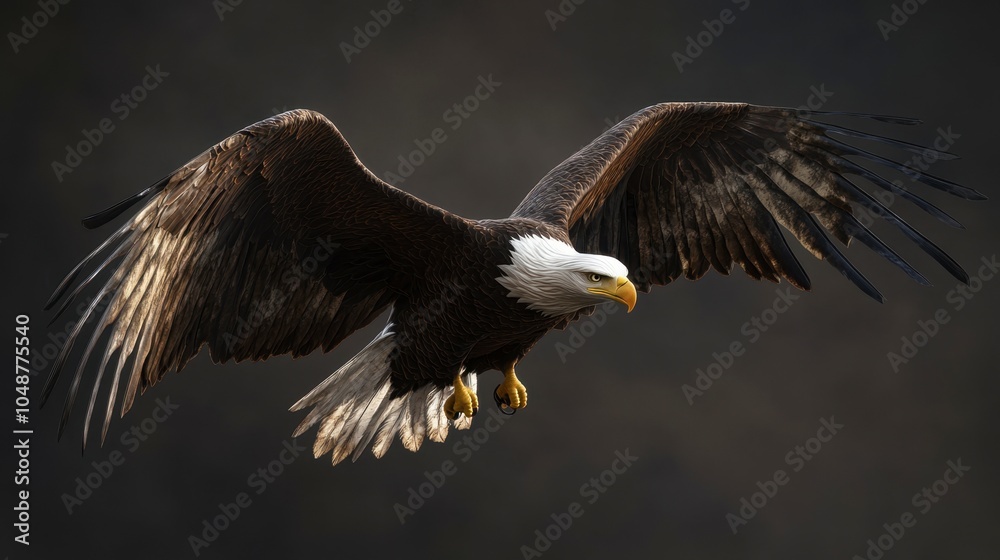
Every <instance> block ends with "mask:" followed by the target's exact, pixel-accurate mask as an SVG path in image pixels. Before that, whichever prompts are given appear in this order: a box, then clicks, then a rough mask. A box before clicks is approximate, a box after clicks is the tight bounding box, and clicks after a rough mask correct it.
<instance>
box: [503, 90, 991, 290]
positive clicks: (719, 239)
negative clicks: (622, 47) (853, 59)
mask: <svg viewBox="0 0 1000 560" xmlns="http://www.w3.org/2000/svg"><path fill="white" fill-rule="evenodd" d="M814 114H817V115H838V114H839V115H848V116H852V117H860V118H868V119H874V120H878V121H883V122H890V123H895V124H916V123H917V122H918V121H915V120H912V119H902V118H896V117H882V116H875V115H858V114H850V113H814ZM844 137H852V138H862V139H866V140H871V141H875V142H879V143H882V144H884V145H888V146H890V147H893V148H898V149H901V150H903V151H906V152H911V153H915V154H920V155H923V156H926V157H933V158H937V159H953V158H954V157H955V156H952V155H951V154H948V153H945V152H941V151H939V150H935V149H932V148H925V147H922V146H916V145H913V144H909V143H906V142H902V141H899V140H894V139H891V138H886V137H882V136H876V135H873V134H867V133H862V132H858V131H855V130H852V129H848V128H843V127H840V126H836V125H833V124H828V123H823V122H819V121H817V120H814V119H813V118H811V116H808V115H801V114H799V112H797V111H796V110H794V109H784V108H774V107H759V106H754V105H748V104H743V103H664V104H660V105H655V106H652V107H649V108H646V109H643V110H641V111H639V112H637V113H635V114H634V115H632V116H630V117H628V118H627V119H625V120H623V121H622V122H620V123H618V124H617V125H616V126H614V127H613V128H611V129H610V130H608V131H607V132H606V133H604V134H603V135H601V136H600V137H598V138H597V139H595V140H594V141H593V142H591V143H590V144H589V145H587V146H586V147H584V148H583V149H581V150H580V151H579V152H577V153H576V154H574V155H572V156H570V158H569V159H567V160H566V161H564V162H563V163H561V164H560V165H558V166H557V167H556V168H555V169H553V170H552V171H550V172H549V173H548V174H547V175H546V176H545V177H543V178H542V180H541V181H540V182H539V183H538V185H536V186H535V188H534V189H532V191H531V192H530V193H529V194H528V196H527V197H526V198H525V199H524V200H523V201H522V202H521V204H520V205H519V206H518V207H517V209H516V210H515V211H514V213H513V216H515V217H523V218H533V219H538V220H541V221H544V222H547V223H550V224H553V225H557V226H560V227H564V228H566V229H567V231H568V232H569V235H570V237H571V238H572V240H573V243H574V244H575V245H576V247H577V249H578V250H580V251H587V252H591V253H602V254H607V255H613V256H615V257H617V258H618V259H619V260H621V261H622V262H623V263H625V265H626V266H628V267H629V270H630V275H631V276H632V277H633V278H632V280H633V282H634V283H635V284H636V286H637V287H639V289H641V290H643V291H648V290H649V288H650V286H651V285H654V284H657V285H663V284H666V283H668V282H670V281H672V280H674V279H675V278H677V277H679V276H681V275H684V276H685V277H687V278H690V279H695V278H700V277H701V276H702V275H704V274H705V272H707V271H708V269H709V267H712V268H715V269H716V270H718V271H719V272H721V273H723V274H728V273H729V271H730V270H731V268H732V265H733V262H736V263H738V264H739V265H740V266H741V267H742V268H743V270H744V271H746V273H747V274H749V275H750V276H752V277H754V278H757V279H760V278H766V279H768V280H772V281H775V282H776V281H778V279H779V278H785V279H787V280H788V281H789V282H791V283H792V284H793V285H795V286H796V287H798V288H801V289H808V288H809V278H808V276H806V273H805V271H803V270H802V267H801V266H800V265H799V263H798V260H797V259H796V258H795V256H794V255H793V254H792V252H791V251H790V250H789V247H788V245H787V244H786V243H785V238H784V236H783V235H782V233H781V231H780V230H779V228H778V224H779V223H780V224H781V226H783V227H784V228H785V229H786V230H788V231H789V232H791V233H792V235H794V236H795V238H796V239H798V241H799V242H800V243H801V244H802V245H803V246H805V247H806V248H807V249H808V250H809V251H810V252H812V253H813V254H814V255H815V256H816V257H817V258H820V259H825V260H827V261H829V262H830V263H831V264H832V265H833V266H834V267H836V268H837V270H839V271H840V272H841V273H843V274H844V275H845V276H847V277H848V278H849V279H850V280H851V281H852V282H854V283H855V284H856V285H857V286H858V287H859V288H861V289H862V290H863V291H864V292H865V293H866V294H868V295H869V296H871V297H873V298H875V299H876V300H879V301H882V295H881V294H880V293H879V292H878V290H876V289H875V287H874V286H873V285H872V284H871V283H870V282H869V281H868V280H867V279H866V278H865V277H864V276H863V275H862V274H861V273H860V272H859V271H858V270H857V269H856V268H855V267H854V265H852V264H851V263H850V262H849V261H848V260H847V258H846V257H844V255H843V254H842V253H841V252H840V250H839V249H838V248H837V247H836V246H835V245H834V244H833V243H832V242H831V241H830V239H829V237H828V236H827V234H826V232H829V233H832V234H833V235H834V236H835V237H837V239H839V240H840V241H842V242H843V243H845V244H847V243H849V242H850V240H851V239H852V238H855V239H858V240H859V241H861V242H862V243H864V244H865V245H867V246H868V247H870V248H871V249H872V250H874V251H875V252H876V253H878V254H880V255H882V256H883V257H885V258H887V259H889V260H890V261H891V262H893V263H894V264H896V265H897V266H898V267H900V268H901V269H903V270H904V271H905V272H906V273H907V274H908V275H910V276H911V277H912V278H914V279H915V280H917V281H919V282H922V283H927V281H926V279H924V277H923V276H921V275H920V273H919V272H917V271H916V270H914V269H913V268H912V267H911V266H910V265H909V264H908V263H906V261H904V260H903V259H902V258H901V257H900V256H899V255H897V254H896V253H895V252H894V251H893V250H892V249H890V248H889V247H888V246H886V245H885V244H884V243H883V242H882V241H881V240H879V239H878V238H877V237H876V236H875V235H874V234H873V233H872V232H871V231H870V230H869V229H868V227H867V225H866V224H865V223H863V222H862V221H861V220H859V219H858V217H859V214H857V213H856V208H857V207H859V208H862V209H864V210H865V211H867V212H868V213H870V214H871V215H872V216H873V217H880V218H883V219H885V220H886V221H889V222H891V223H892V224H894V225H895V226H896V227H898V228H899V229H900V230H901V231H902V232H903V233H904V234H905V235H906V236H907V237H909V238H910V239H911V240H913V241H914V242H915V243H916V244H917V245H919V246H920V247H921V248H922V249H923V250H924V251H925V252H927V253H928V254H929V255H931V256H932V257H933V258H934V259H935V260H936V261H937V262H939V263H940V264H941V265H942V266H944V268H946V269H947V270H948V272H950V273H951V274H952V275H954V276H955V277H956V278H958V279H959V280H962V281H968V275H967V274H966V273H965V271H964V270H962V267H961V266H959V265H958V263H956V262H955V261H954V260H953V259H952V258H951V257H949V256H948V255H947V254H945V253H944V251H942V250H941V249H940V248H938V247H937V246H936V245H934V244H933V243H932V242H931V241H930V240H928V239H927V238H926V237H924V236H923V235H922V234H921V233H919V232H918V231H916V230H915V229H913V228H912V227H911V226H910V225H908V224H907V223H906V222H905V221H903V220H902V219H901V218H900V217H899V216H897V215H896V214H895V213H894V212H893V211H892V210H890V209H889V208H888V204H884V203H883V202H882V201H881V200H885V198H881V197H880V198H881V200H880V198H876V197H874V196H872V195H871V194H869V193H868V192H866V191H865V190H863V189H861V188H860V187H859V186H858V185H857V184H855V183H854V182H852V181H851V180H850V179H848V178H847V177H846V176H847V175H855V176H858V177H862V178H864V179H866V180H867V181H868V182H870V183H872V184H874V185H875V186H876V187H878V188H880V189H883V190H885V191H888V192H891V193H893V195H895V196H898V197H902V198H905V199H907V200H909V201H910V202H912V203H914V204H916V205H917V206H918V207H920V208H921V209H923V210H925V211H927V212H928V213H930V214H931V215H933V216H935V217H937V218H938V219H940V220H941V221H943V222H945V223H947V224H949V225H952V226H956V227H960V224H958V222H957V221H955V220H954V219H953V218H952V217H951V216H949V215H948V214H946V213H945V212H943V211H942V210H940V209H939V208H937V207H935V206H934V205H932V204H931V203H929V202H927V201H926V200H924V199H922V198H920V197H919V196H918V195H917V194H915V193H914V192H912V191H911V190H910V189H909V187H908V186H906V185H904V184H902V183H901V182H898V181H897V182H893V181H890V180H889V179H886V178H884V177H883V176H881V175H879V174H878V173H877V172H876V171H872V170H870V169H868V168H866V167H863V166H861V165H860V164H858V163H856V162H854V161H851V160H848V159H847V156H858V157H860V158H863V159H865V160H867V161H869V162H872V163H876V164H879V165H881V166H884V167H888V168H890V169H895V170H897V171H902V172H904V173H906V174H907V175H908V176H909V177H911V178H913V179H914V180H915V181H919V182H921V183H923V184H925V185H928V186H931V187H934V188H937V189H940V190H942V191H945V192H947V193H950V194H953V195H956V196H959V197H961V198H965V199H969V200H982V199H985V197H984V196H983V195H981V194H980V193H978V192H976V191H974V190H972V189H969V188H966V187H963V186H960V185H957V184H955V183H952V182H949V181H946V180H944V179H940V178H937V177H934V176H932V175H929V174H927V173H924V172H922V171H920V170H917V169H914V168H912V167H909V166H906V165H904V164H901V163H898V162H896V161H893V160H890V159H887V158H884V157H881V156H878V155H875V154H872V153H870V152H867V151H865V150H862V149H860V148H856V147H854V146H851V145H849V144H846V143H844V142H842V141H841V139H843V138H844ZM824 230H825V231H824Z"/></svg>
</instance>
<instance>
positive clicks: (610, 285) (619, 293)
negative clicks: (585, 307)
mask: <svg viewBox="0 0 1000 560" xmlns="http://www.w3.org/2000/svg"><path fill="white" fill-rule="evenodd" d="M587 291H589V292H590V293H592V294H599V295H602V296H604V297H606V298H608V299H612V300H614V301H617V302H618V303H623V304H625V307H627V308H628V310H629V312H631V311H632V308H633V307H635V300H636V297H637V295H636V293H635V286H634V285H632V282H629V279H628V278H625V277H624V276H619V277H618V278H617V279H615V278H607V279H606V280H605V281H604V283H603V285H601V286H597V287H594V288H587Z"/></svg>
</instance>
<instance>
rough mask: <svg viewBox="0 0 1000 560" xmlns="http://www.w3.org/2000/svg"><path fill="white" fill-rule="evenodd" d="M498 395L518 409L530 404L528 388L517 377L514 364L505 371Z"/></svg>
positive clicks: (502, 400)
mask: <svg viewBox="0 0 1000 560" xmlns="http://www.w3.org/2000/svg"><path fill="white" fill-rule="evenodd" d="M497 397H498V398H499V400H500V402H502V403H503V404H504V405H505V406H507V407H510V408H513V409H515V410H516V409H518V408H524V407H526V406H528V390H527V389H526V388H525V387H524V385H522V384H521V382H520V381H518V379H517V375H516V374H515V373H514V364H511V365H509V366H507V369H505V370H504V372H503V383H501V384H500V386H499V387H497Z"/></svg>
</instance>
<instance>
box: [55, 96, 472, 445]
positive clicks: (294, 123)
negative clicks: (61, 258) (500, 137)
mask: <svg viewBox="0 0 1000 560" xmlns="http://www.w3.org/2000/svg"><path fill="white" fill-rule="evenodd" d="M144 198H145V199H147V200H146V202H145V204H144V205H143V206H142V208H141V209H140V210H139V211H138V212H137V213H136V214H135V215H134V216H133V217H132V218H131V219H130V220H129V221H128V222H126V223H125V225H124V226H122V227H121V228H120V229H119V230H118V231H116V232H115V233H114V234H113V235H112V236H111V237H110V238H109V239H108V240H107V241H106V242H104V243H103V244H102V245H101V246H100V247H99V248H98V249H97V250H95V251H94V252H93V253H92V254H91V255H90V256H88V257H87V258H86V259H85V260H84V261H83V262H82V263H80V264H79V265H78V266H77V267H76V268H75V269H74V270H73V271H72V272H71V273H70V274H69V276H68V277H67V278H66V279H65V280H64V281H63V282H62V284H61V285H60V286H59V287H58V288H57V289H56V291H55V293H54V294H53V296H52V298H51V299H50V301H49V303H48V305H47V308H48V307H51V306H52V305H54V304H55V303H56V302H57V301H58V300H60V299H61V298H63V296H64V295H66V293H67V291H68V290H69V288H70V287H71V286H72V285H73V283H74V281H75V280H76V278H77V277H78V276H79V275H80V274H81V272H83V271H84V270H85V269H86V268H87V265H88V264H89V263H90V262H91V261H92V260H93V259H95V257H98V256H99V255H106V257H105V258H104V260H103V262H101V263H100V264H99V265H97V266H96V267H94V268H93V270H92V271H90V272H89V273H87V274H86V276H85V278H84V279H83V280H82V281H81V282H79V283H78V284H77V285H76V287H75V289H73V290H72V292H71V293H69V295H68V296H67V297H65V299H64V303H63V305H62V307H61V308H60V310H59V313H61V312H62V311H63V310H65V309H66V308H67V307H68V306H69V305H70V303H72V301H73V300H74V299H75V298H76V297H77V296H78V295H79V294H80V292H81V291H82V290H83V289H84V288H86V287H87V286H88V285H89V284H91V282H92V281H93V280H94V279H95V277H96V276H97V275H98V274H100V273H101V272H103V271H110V278H108V280H107V282H106V283H105V284H104V285H103V287H102V288H101V290H100V292H99V294H98V296H97V297H96V298H95V299H94V300H93V303H92V304H91V305H90V307H89V308H88V309H87V311H86V312H85V313H84V314H83V316H82V317H81V318H80V320H79V321H78V323H77V325H76V327H75V328H74V329H73V331H72V333H71V334H70V336H69V339H68V340H67V341H66V345H65V347H64V348H63V349H62V351H61V352H60V354H59V356H58V357H57V358H56V360H55V362H54V364H53V368H52V373H51V374H50V376H49V379H48V380H47V382H46V384H45V387H44V388H43V393H42V401H43V402H44V400H45V399H46V398H48V396H49V394H50V392H51V390H52V388H53V386H54V384H55V381H56V379H57V378H58V376H59V373H60V371H61V370H62V368H63V366H64V365H65V364H66V361H67V357H68V356H69V354H70V351H71V350H72V348H73V346H74V343H75V342H76V341H77V339H78V338H79V337H80V336H81V333H82V332H83V330H84V327H85V325H87V324H88V323H90V322H91V320H92V319H95V318H96V323H95V327H94V329H93V333H92V334H91V335H90V336H89V341H88V344H87V347H86V350H85V352H84V355H83V357H82V358H81V360H80V364H79V367H78V368H77V370H76V375H75V376H74V377H73V382H72V385H71V386H70V389H69V393H68V395H67V398H66V406H65V409H64V412H63V417H62V421H61V423H60V427H59V433H60V435H61V433H62V431H63V428H64V427H65V424H66V421H67V419H68V417H69V413H70V411H71V409H72V406H73V403H74V401H75V399H76V396H77V392H78V390H79V388H80V383H81V379H82V377H83V372H84V368H85V366H86V364H87V361H88V358H90V356H91V353H92V351H93V350H94V348H95V346H96V345H97V343H98V340H99V339H100V338H101V336H102V334H103V333H105V332H106V331H107V332H109V339H108V342H107V345H106V346H105V347H104V351H103V352H102V353H101V362H100V367H99V368H98V370H97V373H96V379H95V381H94V384H93V390H92V392H91V395H90V400H89V404H88V407H87V417H86V421H85V426H84V436H83V437H84V444H86V439H87V431H88V428H89V425H90V418H91V415H92V413H93V410H94V405H95V403H96V401H97V397H98V392H99V390H100V388H101V381H102V379H103V378H104V374H105V370H106V369H107V370H108V371H109V373H110V376H111V388H110V392H109V396H108V400H107V406H106V409H105V419H104V426H103V433H102V441H103V437H104V435H106V433H107V429H108V425H109V423H110V419H111V410H112V408H113V407H114V404H115V401H116V398H117V394H118V386H119V381H120V380H121V377H122V373H123V371H124V380H125V383H126V388H125V392H124V397H123V399H122V409H121V413H122V414H124V413H125V412H126V411H127V410H128V409H129V408H130V407H131V405H132V402H133V399H134V398H135V394H136V391H137V390H140V391H141V390H145V389H146V388H147V387H149V386H151V385H153V384H155V383H156V382H157V381H159V380H160V379H162V377H163V376H164V374H166V373H167V372H169V371H171V370H180V369H181V368H183V367H184V365H185V364H186V363H187V362H188V361H189V360H190V359H191V358H192V357H194V356H195V355H196V354H197V353H198V352H199V350H200V349H201V347H202V346H204V345H205V344H208V346H209V349H210V351H211V355H212V358H213V359H214V360H216V361H221V362H224V361H226V360H229V359H230V358H232V359H235V360H237V361H238V360H243V359H247V358H250V359H255V360H259V359H265V358H267V357H269V356H273V355H277V354H286V353H291V354H293V355H296V356H298V355H303V354H307V353H309V352H311V351H313V350H315V349H316V348H320V347H322V348H323V349H324V350H330V349H331V348H333V347H334V346H335V345H336V344H337V343H339V342H340V341H341V340H343V339H344V338H345V337H347V336H348V335H350V334H351V333H352V332H354V331H355V330H357V329H359V328H361V327H363V326H364V325H366V324H368V323H369V322H370V321H371V320H372V319H374V318H375V317H376V316H378V314H379V313H380V312H382V311H383V310H384V309H385V308H386V307H387V306H389V305H390V304H391V303H392V302H393V300H394V299H395V297H396V295H395V292H394V289H393V286H402V285H405V284H406V283H407V282H408V281H410V279H411V278H412V277H414V276H415V275H416V276H417V277H419V276H418V275H419V274H420V270H421V267H422V266H423V265H424V264H426V263H427V262H429V261H430V260H431V259H432V257H433V255H435V254H440V253H441V252H442V251H447V243H448V241H449V240H450V239H452V237H449V236H450V235H452V234H453V232H454V231H455V229H456V228H460V227H461V224H460V222H461V221H462V220H461V218H458V217H457V216H454V215H452V214H448V213H447V212H445V211H443V210H441V209H439V208H436V207H434V206H431V205H429V204H426V203H424V202H423V201H421V200H419V199H417V198H415V197H413V196H410V195H408V194H407V193H405V192H403V191H400V190H398V189H395V188H393V187H392V186H390V185H388V184H386V183H384V182H382V181H381V180H379V179H378V178H377V177H375V176H374V175H373V174H372V173H371V172H369V171H368V169H366V168H365V167H364V165H362V164H361V162H360V161H359V160H358V159H357V157H356V156H355V154H354V152H353V150H351V147H350V146H349V145H348V143H347V141H346V140H345V139H344V137H343V136H341V134H340V132H339V131H338V130H337V128H336V127H335V126H334V125H333V123H331V122H330V121H329V120H327V119H326V118H325V117H324V116H323V115H321V114H319V113H316V112H312V111H306V110H296V111H290V112H287V113H283V114H281V115H277V116H275V117H272V118H270V119H267V120H265V121H262V122H259V123H257V124H254V125H252V126H250V127H247V128H245V129H243V130H241V131H239V132H237V133H236V134H234V135H232V136H230V137H229V138H227V139H225V140H223V141H222V142H220V143H219V144H217V145H216V146H213V147H212V148H210V149H209V150H207V151H206V152H204V153H202V154H201V155H199V156H198V157H196V158H195V159H193V160H192V161H191V162H189V163H188V164H186V165H185V166H183V167H181V168H180V169H178V170H177V171H175V172H174V173H172V174H170V175H169V176H167V177H165V178H164V179H162V180H161V181H160V182H158V183H156V184H155V185H153V186H152V187H150V188H148V189H146V190H145V191H143V192H141V193H139V194H138V195H136V196H134V197H132V198H130V199H129V200H126V201H124V202H122V203H119V204H118V205H116V206H114V207H112V208H110V209H108V210H106V211H104V212H101V213H99V214H97V215H95V216H91V217H90V218H87V219H86V220H84V225H86V226H87V227H91V228H92V227H97V226H100V225H102V224H104V223H106V222H107V221H110V220H111V219H113V218H114V217H115V216H117V215H118V214H120V213H122V212H123V211H124V210H125V209H127V208H128V207H129V206H131V205H132V204H134V203H135V202H137V201H139V200H141V199H144ZM116 353H117V360H114V361H113V365H112V366H111V367H110V368H109V367H108V366H109V364H112V360H113V356H115V355H116ZM130 359H131V361H130ZM126 366H129V367H126Z"/></svg>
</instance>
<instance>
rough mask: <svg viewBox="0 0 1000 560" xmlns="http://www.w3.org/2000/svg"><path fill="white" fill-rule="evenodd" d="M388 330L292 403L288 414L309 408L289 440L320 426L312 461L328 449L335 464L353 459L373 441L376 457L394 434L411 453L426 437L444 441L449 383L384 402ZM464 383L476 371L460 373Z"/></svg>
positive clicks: (462, 422)
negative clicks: (349, 458) (445, 408)
mask: <svg viewBox="0 0 1000 560" xmlns="http://www.w3.org/2000/svg"><path fill="white" fill-rule="evenodd" d="M391 329H392V324H389V325H388V326H386V328H385V329H384V330H383V331H382V332H381V333H380V334H379V335H378V336H377V337H375V340H373V341H371V342H370V343H369V344H368V346H366V347H365V348H364V349H363V350H361V352H358V354H357V355H356V356H354V357H353V358H351V359H350V361H348V362H347V363H346V364H344V365H343V366H341V367H340V369H338V370H337V371H335V372H333V375H331V376H330V377H328V378H326V380H324V381H323V382H322V383H320V384H319V385H317V386H316V388H315V389H313V390H312V391H309V393H308V394H307V395H306V396H304V397H302V398H301V399H299V401H298V402H297V403H295V404H294V405H292V408H291V409H290V410H291V411H293V412H294V411H297V410H302V409H303V408H306V407H310V406H311V407H313V408H312V410H310V411H309V414H307V415H306V417H305V418H304V419H303V420H302V422H301V423H300V424H299V426H298V427H297V428H296V429H295V433H293V434H292V436H293V437H298V436H299V435H301V434H302V433H303V432H305V431H306V430H308V429H309V428H311V427H312V426H313V425H314V424H316V423H317V422H319V429H318V430H317V432H316V442H315V443H314V444H313V455H315V456H316V457H320V456H321V455H324V454H326V453H327V452H330V451H332V452H333V457H332V461H333V464H334V465H336V464H337V463H339V462H341V461H343V460H344V459H346V458H347V457H348V456H350V457H351V460H352V461H356V460H357V459H358V457H360V456H361V453H362V452H363V451H364V449H365V448H366V447H368V444H369V443H371V442H372V440H374V441H375V443H374V444H373V445H372V453H374V454H375V457H381V456H382V455H385V452H386V451H388V449H389V446H390V445H391V444H392V439H393V437H394V436H395V435H396V434H397V433H398V434H399V438H400V440H401V441H402V442H403V446H404V447H406V448H407V449H409V450H410V451H416V450H418V449H420V445H421V444H422V443H423V442H424V438H425V437H426V438H428V439H430V440H431V441H437V442H442V441H444V440H445V438H446V437H448V418H447V416H446V415H445V413H444V401H445V400H447V398H448V397H450V396H451V395H452V393H454V391H455V390H454V388H453V387H451V386H450V385H449V386H447V387H438V386H436V385H434V384H429V385H425V386H423V387H421V388H419V389H417V390H416V391H413V392H411V393H408V394H406V395H403V396H401V397H397V398H394V399H390V398H389V394H390V393H391V392H392V382H391V379H390V378H389V359H390V357H391V356H392V353H393V350H394V349H395V348H396V343H395V335H394V334H393V333H392V330H391ZM463 379H464V382H465V384H466V385H467V386H468V387H469V389H471V390H472V391H473V392H475V391H476V373H475V372H470V373H467V374H464V376H463ZM454 424H455V427H456V428H457V429H459V430H464V429H467V428H469V426H471V425H472V419H471V418H466V417H465V416H460V417H459V419H458V420H455V421H454Z"/></svg>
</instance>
